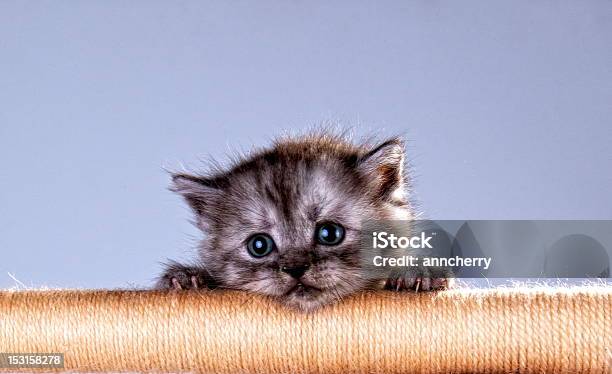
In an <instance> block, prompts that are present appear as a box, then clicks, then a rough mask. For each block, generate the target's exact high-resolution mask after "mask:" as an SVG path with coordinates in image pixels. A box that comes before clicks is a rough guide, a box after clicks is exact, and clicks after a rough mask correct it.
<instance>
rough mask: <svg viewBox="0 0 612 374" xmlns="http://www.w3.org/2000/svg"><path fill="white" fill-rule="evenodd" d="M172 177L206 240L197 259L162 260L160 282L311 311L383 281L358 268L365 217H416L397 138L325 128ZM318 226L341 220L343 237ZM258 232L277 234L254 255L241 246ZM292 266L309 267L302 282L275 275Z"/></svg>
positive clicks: (424, 280) (408, 283)
mask: <svg viewBox="0 0 612 374" xmlns="http://www.w3.org/2000/svg"><path fill="white" fill-rule="evenodd" d="M172 181H173V185H172V190H173V191H175V192H177V193H179V194H181V195H182V196H183V197H184V198H185V200H186V202H187V203H188V204H189V206H190V207H191V208H192V209H193V211H194V213H195V218H196V220H195V222H196V225H197V226H198V227H199V228H200V230H202V232H203V233H204V234H205V238H204V239H203V240H202V241H201V242H200V245H199V255H200V258H199V259H198V262H197V265H196V266H183V265H180V264H178V263H171V264H169V265H168V267H167V269H166V271H165V273H164V274H163V275H162V276H161V277H160V280H159V282H158V287H159V288H175V289H193V288H199V287H208V288H213V287H223V288H231V289H238V290H245V291H250V292H255V293H260V294H265V295H269V296H273V297H275V298H278V299H279V300H280V301H281V302H283V303H285V304H287V305H290V306H293V307H297V308H299V309H303V310H312V309H315V308H317V307H319V306H321V305H325V304H328V303H330V302H333V301H334V300H339V299H341V298H343V297H344V296H347V295H349V294H352V293H354V292H357V291H360V290H363V289H367V288H380V287H382V286H383V285H384V284H385V282H384V281H383V282H380V281H379V282H376V281H373V280H371V279H370V278H368V277H365V276H363V272H362V271H361V270H362V269H361V264H360V261H359V256H358V254H359V253H358V251H359V247H360V246H359V243H360V228H361V224H362V222H363V221H364V220H389V219H402V220H411V219H413V211H412V208H411V205H410V204H409V200H408V199H407V192H408V186H409V184H408V180H407V177H406V173H405V170H404V146H403V142H402V141H401V139H399V138H392V139H388V140H386V141H384V142H381V143H379V144H376V145H373V146H372V145H367V144H361V145H355V144H352V143H350V142H349V141H347V140H346V139H345V138H343V137H341V136H335V135H330V134H312V135H308V136H303V137H297V138H285V139H280V140H277V141H276V142H275V143H274V144H273V145H272V147H270V148H268V149H264V150H262V151H258V152H254V153H253V154H251V155H248V156H246V157H244V158H242V159H240V160H237V161H236V162H234V164H233V165H231V166H230V167H229V168H227V169H225V170H221V169H218V170H214V171H212V172H210V173H206V174H187V173H177V174H174V175H173V176H172ZM321 222H334V223H338V224H340V225H342V226H343V227H344V228H345V238H344V240H343V241H342V242H341V243H340V244H339V245H336V246H323V245H320V244H318V243H317V242H316V240H315V228H316V227H317V224H320V223H321ZM257 233H266V234H268V235H270V236H271V237H272V238H273V239H274V241H275V243H276V248H275V250H274V251H273V252H272V253H270V255H268V256H265V257H262V258H254V257H253V256H251V255H250V254H249V253H248V251H247V250H246V243H247V241H248V239H249V238H250V237H251V236H252V235H254V234H257ZM296 264H297V265H305V266H306V265H307V266H308V268H307V270H306V271H305V273H304V274H303V275H302V276H301V277H299V279H296V278H295V277H292V276H291V275H289V274H287V273H286V272H283V271H281V269H283V268H284V267H291V266H296ZM419 276H422V277H419ZM386 284H387V286H392V287H394V288H396V289H406V288H414V287H415V285H416V287H419V286H420V287H421V288H422V289H429V288H432V287H438V286H440V285H441V283H440V282H438V283H436V280H434V279H432V278H431V277H430V276H429V275H428V274H416V275H414V274H413V275H412V276H410V277H407V278H406V279H399V280H397V279H396V280H392V281H389V282H387V283H386Z"/></svg>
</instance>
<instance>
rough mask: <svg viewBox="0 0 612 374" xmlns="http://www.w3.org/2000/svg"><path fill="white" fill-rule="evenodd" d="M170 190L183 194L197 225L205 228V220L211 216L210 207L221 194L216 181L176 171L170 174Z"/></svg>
mask: <svg viewBox="0 0 612 374" xmlns="http://www.w3.org/2000/svg"><path fill="white" fill-rule="evenodd" d="M170 190H171V191H173V192H176V193H178V194H180V195H182V196H183V198H184V199H185V201H186V202H187V204H189V206H190V207H191V209H193V211H194V213H195V214H196V218H197V221H196V222H197V225H198V227H200V228H201V229H206V227H207V226H208V225H207V224H206V222H207V221H208V220H209V218H211V217H210V216H209V213H210V207H211V205H212V203H213V201H214V200H216V199H217V198H218V197H219V196H220V195H221V188H220V186H219V184H218V182H215V181H214V180H212V179H209V178H206V177H201V176H197V175H191V174H186V173H176V174H172V186H171V187H170Z"/></svg>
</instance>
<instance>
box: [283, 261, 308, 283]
mask: <svg viewBox="0 0 612 374" xmlns="http://www.w3.org/2000/svg"><path fill="white" fill-rule="evenodd" d="M309 267H310V265H308V264H304V265H299V266H281V271H283V272H285V273H287V274H289V275H291V276H292V277H293V278H295V279H300V278H301V277H302V275H304V273H305V272H306V270H308V268H309Z"/></svg>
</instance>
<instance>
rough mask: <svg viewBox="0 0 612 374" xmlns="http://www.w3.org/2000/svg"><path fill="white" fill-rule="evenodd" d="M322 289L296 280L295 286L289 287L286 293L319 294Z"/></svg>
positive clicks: (300, 294)
mask: <svg viewBox="0 0 612 374" xmlns="http://www.w3.org/2000/svg"><path fill="white" fill-rule="evenodd" d="M322 291H323V290H322V289H320V288H318V287H315V286H311V285H309V284H304V283H303V282H297V283H296V284H295V286H293V287H291V288H290V289H289V291H287V293H286V295H295V296H315V295H318V294H320V293H321V292H322Z"/></svg>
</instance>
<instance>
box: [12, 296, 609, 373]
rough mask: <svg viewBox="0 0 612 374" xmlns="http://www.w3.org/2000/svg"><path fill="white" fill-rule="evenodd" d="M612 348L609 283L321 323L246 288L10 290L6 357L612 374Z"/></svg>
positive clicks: (305, 369) (418, 304)
mask: <svg viewBox="0 0 612 374" xmlns="http://www.w3.org/2000/svg"><path fill="white" fill-rule="evenodd" d="M611 350H612V288H610V287H603V286H602V287H584V288H571V289H552V290H548V289H543V288H541V289H508V290H452V291H445V292H440V293H421V294H414V293H392V292H378V293H369V294H362V295H357V296H355V297H352V298H350V299H346V300H343V301H342V302H341V303H338V304H336V305H333V306H330V307H327V308H323V309H322V310H320V311H317V312H315V313H311V314H304V313H300V312H297V311H293V310H289V309H286V308H284V307H283V306H281V305H278V304H277V303H276V302H274V301H272V300H269V299H267V298H264V297H259V296H253V295H247V294H244V293H239V292H216V291H215V292H212V291H209V292H201V293H197V292H170V293H163V292H147V291H26V292H2V293H0V352H15V353H17V352H45V353H48V352H60V353H64V354H65V356H64V357H65V368H64V369H56V370H58V371H71V372H98V371H105V372H108V371H112V372H122V371H130V372H143V371H144V372H147V371H155V372H205V373H327V374H329V373H331V374H334V373H447V372H453V373H463V372H469V373H508V372H521V373H523V372H525V373H577V372H579V373H602V374H603V373H611V372H612V351H611ZM2 370H5V371H11V372H15V371H16V370H15V369H0V371H2ZM26 371H32V370H31V369H28V370H26Z"/></svg>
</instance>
